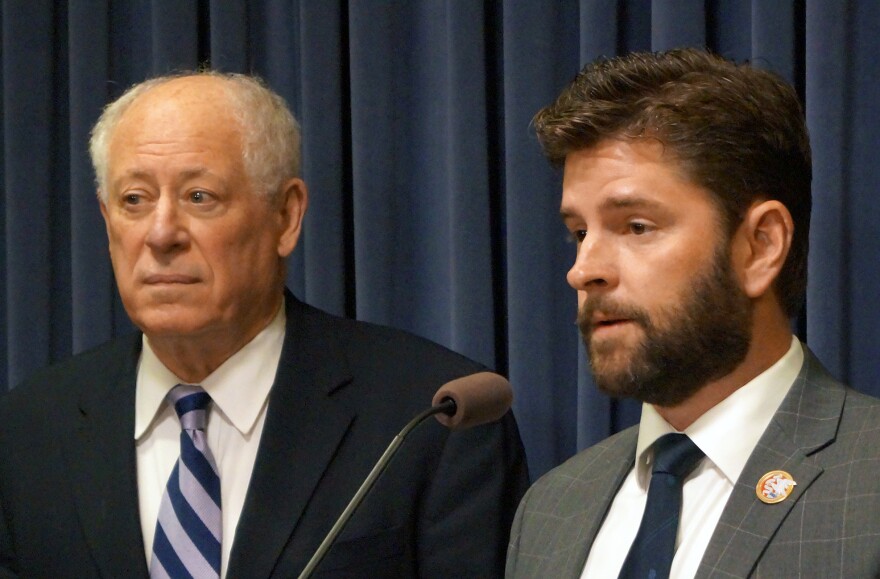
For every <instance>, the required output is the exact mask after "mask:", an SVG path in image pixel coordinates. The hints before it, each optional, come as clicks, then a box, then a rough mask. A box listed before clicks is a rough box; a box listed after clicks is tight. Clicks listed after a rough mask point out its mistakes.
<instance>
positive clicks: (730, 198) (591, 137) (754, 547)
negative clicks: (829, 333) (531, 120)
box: [507, 50, 880, 579]
mask: <svg viewBox="0 0 880 579" xmlns="http://www.w3.org/2000/svg"><path fill="white" fill-rule="evenodd" d="M535 126H536V129H537V132H538V136H539V139H540V140H541V142H542V144H543V146H544V149H545V151H546V153H547V154H548V156H549V157H550V159H551V160H553V161H555V162H558V163H560V164H564V178H563V185H562V203H561V213H562V219H563V221H564V223H565V225H566V227H567V228H568V230H569V231H570V232H571V236H572V238H573V239H574V241H575V242H576V243H577V255H576V257H575V260H574V264H573V265H572V267H571V270H570V271H569V272H568V282H569V284H570V285H571V286H572V287H573V288H574V289H575V290H577V294H578V303H579V315H578V324H579V326H580V329H581V332H582V334H583V337H584V341H585V343H586V345H587V349H588V351H589V357H590V364H591V366H592V371H593V375H594V377H595V380H596V383H597V384H598V386H599V387H600V388H601V389H602V390H604V391H606V392H608V393H609V394H611V395H613V396H621V397H631V398H635V399H637V400H640V401H642V402H643V406H642V416H641V422H640V424H639V425H638V426H636V427H633V428H631V429H628V430H625V431H623V432H622V433H619V434H617V435H615V436H612V437H611V438H609V439H607V440H605V441H603V442H601V443H600V444H598V445H597V446H594V447H593V448H590V449H588V450H586V451H584V452H583V453H581V454H579V455H577V456H575V457H574V458H572V459H571V460H569V461H568V462H566V463H565V464H563V465H562V466H560V467H558V468H557V469H555V470H554V471H552V472H550V473H549V474H547V475H546V476H545V477H543V478H542V479H541V480H539V481H538V482H537V483H536V484H535V486H534V487H533V488H532V489H531V490H529V492H528V494H527V495H526V497H525V499H524V500H523V502H522V504H521V506H520V508H519V511H518V514H517V518H516V521H515V523H514V526H513V530H512V532H511V544H510V550H509V555H508V567H507V574H508V576H510V577H558V578H564V577H590V578H592V577H601V578H606V577H626V578H631V577H632V578H635V577H641V578H646V577H650V578H657V579H659V578H663V577H681V578H684V577H695V576H696V577H880V541H878V540H877V539H878V537H880V485H878V483H877V481H878V480H880V428H878V425H880V401H878V400H876V399H874V398H870V397H867V396H864V395H861V394H859V393H857V392H855V391H853V390H851V389H849V388H847V387H845V386H844V385H842V384H840V383H839V382H837V381H836V380H834V379H833V378H832V377H831V376H830V375H828V373H827V372H826V371H825V370H824V369H823V368H822V366H821V364H820V363H819V361H818V360H817V359H816V358H815V357H814V356H813V354H812V353H810V351H809V350H808V349H807V348H806V346H804V345H803V344H802V343H801V342H800V341H799V340H797V339H795V338H793V337H792V334H791V331H790V329H789V328H790V325H789V318H790V317H791V316H794V315H796V314H797V313H798V311H799V310H800V308H801V305H802V303H803V299H804V291H805V286H806V270H807V266H806V263H807V245H808V237H809V222H810V148H809V141H808V138H807V132H806V127H805V125H804V118H803V113H802V110H801V107H800V105H799V103H798V98H797V95H796V94H795V92H794V91H793V90H792V88H791V87H790V86H788V85H787V84H786V83H785V82H783V81H782V80H781V79H779V78H778V77H776V76H775V75H773V74H771V73H768V72H765V71H760V70H756V69H753V68H751V67H749V66H737V65H735V64H733V63H730V62H727V61H725V60H723V59H721V58H719V57H716V56H713V55H710V54H707V53H705V52H701V51H697V50H676V51H671V52H668V53H659V54H632V55H628V56H624V57H619V58H615V59H611V60H601V61H599V62H596V63H593V64H591V65H588V66H586V67H585V68H584V69H583V71H582V72H581V73H580V74H579V75H578V77H577V78H576V79H575V81H574V82H573V83H572V84H571V85H570V86H569V87H568V88H566V89H565V90H564V91H563V93H562V95H560V97H559V98H558V99H557V101H556V102H555V103H554V104H552V105H551V106H549V107H547V108H546V109H544V110H542V111H541V112H539V113H538V115H537V117H536V119H535ZM817 331H821V329H819V330H817Z"/></svg>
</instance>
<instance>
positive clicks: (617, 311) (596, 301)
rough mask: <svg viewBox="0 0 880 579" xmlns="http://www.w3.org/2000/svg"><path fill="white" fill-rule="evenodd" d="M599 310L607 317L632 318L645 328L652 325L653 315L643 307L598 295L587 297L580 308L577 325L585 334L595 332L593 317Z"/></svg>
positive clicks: (588, 334)
mask: <svg viewBox="0 0 880 579" xmlns="http://www.w3.org/2000/svg"><path fill="white" fill-rule="evenodd" d="M597 312H601V313H602V315H603V316H605V317H606V318H613V319H620V320H631V321H633V322H635V323H637V324H639V325H640V326H642V327H644V328H648V327H650V326H651V317H650V316H649V315H648V312H646V311H645V310H643V309H642V308H640V307H638V306H634V305H631V304H624V303H621V302H619V301H617V300H614V299H611V298H609V297H608V296H597V297H595V298H587V301H586V302H584V305H583V306H581V307H580V308H579V309H578V315H577V326H578V329H580V331H581V334H583V335H584V336H590V334H592V333H593V317H594V316H595V315H596V313H597Z"/></svg>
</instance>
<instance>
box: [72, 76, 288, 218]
mask: <svg viewBox="0 0 880 579" xmlns="http://www.w3.org/2000/svg"><path fill="white" fill-rule="evenodd" d="M187 76H208V77H212V78H217V79H220V80H222V81H224V83H223V84H224V87H225V88H226V92H227V94H228V96H229V100H230V103H231V105H232V111H231V112H232V114H233V117H234V118H235V119H236V120H237V121H238V124H239V131H240V135H241V139H242V161H243V163H244V167H245V171H246V172H247V175H248V177H249V178H250V179H251V181H252V182H253V183H254V184H255V185H258V186H259V188H260V190H261V192H262V193H263V194H265V195H270V194H274V193H275V192H276V191H277V190H278V188H279V186H280V185H281V183H282V182H284V181H286V180H287V179H290V178H292V177H299V176H300V132H299V124H298V123H297V122H296V119H295V118H294V116H293V114H292V113H291V112H290V109H289V108H288V107H287V103H285V102H284V99H283V98H281V97H280V96H279V95H278V94H276V93H274V92H273V91H272V90H270V89H269V88H268V87H267V86H266V85H265V83H264V82H263V81H262V80H260V79H259V78H257V77H253V76H247V75H244V74H232V73H220V72H214V71H206V72H189V73H181V74H174V75H169V76H161V77H156V78H151V79H148V80H145V81H144V82H141V83H139V84H136V85H134V86H133V87H131V88H129V89H128V90H127V91H125V93H123V95H122V96H120V97H119V98H118V99H116V100H115V101H113V102H112V103H110V104H108V105H107V106H106V107H105V108H104V112H103V113H101V117H100V118H99V119H98V122H97V123H95V126H94V127H93V128H92V134H91V139H90V140H89V154H90V155H91V158H92V166H93V167H94V169H95V180H96V183H97V186H98V194H99V196H100V198H101V200H102V201H104V202H106V201H107V195H108V190H107V172H108V169H109V168H108V166H107V165H108V159H107V157H108V150H109V146H110V140H111V138H112V136H113V132H114V131H115V130H116V126H117V125H118V124H119V121H120V119H121V118H122V117H123V116H124V114H125V112H126V111H127V110H128V109H129V107H130V106H131V105H132V104H133V103H134V102H135V101H136V100H137V99H138V98H139V97H140V96H142V95H144V94H145V93H147V92H148V91H150V90H151V89H153V88H156V87H157V86H160V85H163V84H165V83H168V82H171V81H173V80H176V79H178V78H183V77H187Z"/></svg>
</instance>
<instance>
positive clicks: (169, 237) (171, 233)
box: [146, 195, 189, 254]
mask: <svg viewBox="0 0 880 579" xmlns="http://www.w3.org/2000/svg"><path fill="white" fill-rule="evenodd" d="M151 218H152V221H151V223H150V230H149V231H148V232H147V237H146V244H147V247H149V248H150V249H152V250H153V251H154V252H156V253H159V254H167V253H174V252H175V251H178V250H180V249H182V248H184V247H186V245H187V244H188V243H189V232H188V231H187V228H186V216H185V215H183V214H182V212H181V211H180V209H179V208H178V206H177V203H175V202H174V200H173V199H171V198H170V196H165V195H163V196H162V197H161V198H160V199H159V201H158V202H157V203H156V207H155V209H154V210H153V213H152V216H151Z"/></svg>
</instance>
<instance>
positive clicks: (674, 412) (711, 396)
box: [654, 311, 791, 431]
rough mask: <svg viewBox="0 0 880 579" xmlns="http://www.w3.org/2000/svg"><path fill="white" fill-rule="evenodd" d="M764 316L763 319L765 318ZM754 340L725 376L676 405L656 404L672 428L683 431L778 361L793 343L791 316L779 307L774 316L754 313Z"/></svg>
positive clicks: (656, 407) (659, 412) (658, 410)
mask: <svg viewBox="0 0 880 579" xmlns="http://www.w3.org/2000/svg"><path fill="white" fill-rule="evenodd" d="M762 318H763V319H762ZM754 319H755V321H754V323H753V328H752V342H751V344H750V345H749V350H748V352H747V353H746V357H745V358H744V359H743V361H742V362H740V364H739V365H738V366H737V367H736V368H735V369H734V370H733V372H731V373H730V374H727V375H726V376H724V377H722V378H720V379H718V380H715V381H713V382H709V383H708V384H706V385H704V386H703V387H702V388H700V389H699V390H698V391H697V392H696V393H694V394H693V395H692V396H691V397H690V398H688V399H687V400H685V401H684V402H682V403H681V404H678V405H676V406H656V405H655V406H654V408H655V409H656V410H657V413H658V414H660V416H662V417H663V419H664V420H666V422H668V423H669V424H670V425H671V426H672V427H673V428H675V429H676V430H678V431H683V430H684V429H686V428H687V427H688V426H690V425H691V424H693V423H694V422H695V421H696V420H697V419H698V418H699V417H700V416H702V415H703V414H705V413H706V412H707V411H709V410H710V409H711V408H713V407H714V406H715V405H716V404H718V403H719V402H721V401H722V400H724V399H725V398H727V397H728V396H730V395H731V394H733V393H734V392H736V391H737V390H739V389H740V388H742V387H743V386H745V385H746V384H748V383H749V382H751V381H752V380H753V379H755V378H756V377H757V376H758V375H760V374H761V373H763V372H764V371H765V370H767V369H768V368H770V366H772V365H773V364H775V363H776V362H778V361H779V359H780V358H782V357H783V356H784V355H785V353H786V352H788V350H789V348H790V347H791V329H790V326H789V322H788V319H787V318H786V317H785V316H784V314H782V312H781V311H780V312H779V313H778V315H774V316H773V319H772V320H767V319H766V317H763V316H755V318H754Z"/></svg>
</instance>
